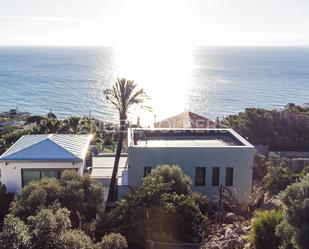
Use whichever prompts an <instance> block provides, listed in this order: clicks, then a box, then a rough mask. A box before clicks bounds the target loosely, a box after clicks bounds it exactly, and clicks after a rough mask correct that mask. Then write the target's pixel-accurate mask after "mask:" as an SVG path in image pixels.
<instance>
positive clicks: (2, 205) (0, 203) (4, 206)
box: [0, 182, 14, 231]
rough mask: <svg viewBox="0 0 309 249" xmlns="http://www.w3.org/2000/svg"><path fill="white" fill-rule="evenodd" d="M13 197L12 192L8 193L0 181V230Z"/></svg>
mask: <svg viewBox="0 0 309 249" xmlns="http://www.w3.org/2000/svg"><path fill="white" fill-rule="evenodd" d="M13 198H14V194H12V193H8V192H7V190H6V186H5V185H4V184H2V183H1V182H0V231H1V229H2V225H3V219H4V217H5V215H6V214H7V213H8V211H9V207H10V204H11V202H12V200H13Z"/></svg>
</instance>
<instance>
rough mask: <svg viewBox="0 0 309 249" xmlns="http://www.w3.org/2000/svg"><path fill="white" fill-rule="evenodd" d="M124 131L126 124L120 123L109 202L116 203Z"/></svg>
mask: <svg viewBox="0 0 309 249" xmlns="http://www.w3.org/2000/svg"><path fill="white" fill-rule="evenodd" d="M124 130H125V122H123V121H120V132H119V134H118V142H117V150H116V155H115V161H114V167H113V173H112V178H111V181H110V184H109V191H108V197H107V201H108V202H111V201H114V193H115V187H116V180H117V172H118V166H119V160H120V156H121V150H122V146H123V133H124Z"/></svg>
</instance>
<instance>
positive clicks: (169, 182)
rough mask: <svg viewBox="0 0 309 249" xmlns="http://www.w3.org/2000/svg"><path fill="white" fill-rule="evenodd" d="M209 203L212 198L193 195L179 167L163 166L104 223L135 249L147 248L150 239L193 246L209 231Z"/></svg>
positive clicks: (187, 179) (144, 181)
mask: <svg viewBox="0 0 309 249" xmlns="http://www.w3.org/2000/svg"><path fill="white" fill-rule="evenodd" d="M208 204H209V202H208V198H206V197H205V198H202V197H201V196H200V195H199V194H192V193H191V191H190V179H189V177H188V176H186V175H184V174H183V172H182V171H181V169H180V168H179V167H178V166H169V165H163V166H159V167H157V168H156V169H154V170H153V171H152V172H151V174H150V175H149V176H147V177H145V178H144V180H143V184H142V186H141V187H140V188H139V189H137V190H134V189H133V190H132V191H131V192H130V194H129V195H128V196H127V197H126V198H125V199H123V200H121V201H120V202H118V204H117V207H116V208H115V209H113V210H112V211H111V213H110V216H109V220H107V221H106V220H104V222H105V223H106V222H107V223H110V224H112V226H113V228H114V230H116V231H119V232H120V233H121V234H124V235H125V236H126V238H127V239H128V243H129V247H130V248H134V249H137V248H145V247H146V241H147V239H152V240H157V241H161V242H170V241H175V240H178V241H184V242H189V243H190V242H191V243H192V242H196V241H201V240H202V238H203V236H204V231H206V230H207V229H206V225H207V209H208V208H209V205H208ZM202 210H203V212H202ZM101 223H102V222H101ZM99 225H100V224H99ZM150 231H151V232H150Z"/></svg>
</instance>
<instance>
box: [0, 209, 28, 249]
mask: <svg viewBox="0 0 309 249" xmlns="http://www.w3.org/2000/svg"><path fill="white" fill-rule="evenodd" d="M30 239H31V236H30V232H29V228H28V226H27V225H26V224H25V223H24V222H23V221H22V220H20V219H19V218H17V217H14V216H13V215H11V214H9V215H7V216H6V218H5V219H4V224H3V231H2V232H1V233H0V249H8V248H12V249H27V248H29V246H30Z"/></svg>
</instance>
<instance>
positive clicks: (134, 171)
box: [128, 147, 254, 202]
mask: <svg viewBox="0 0 309 249" xmlns="http://www.w3.org/2000/svg"><path fill="white" fill-rule="evenodd" d="M253 155H254V148H253V147H252V148H250V147H225V148H196V147H195V148H153V147H152V148H149V147H148V148H143V147H129V157H128V165H129V167H128V170H129V186H135V187H137V186H140V185H141V183H142V178H143V176H144V167H147V166H150V167H155V166H157V165H160V164H177V165H179V166H180V167H181V168H182V170H183V172H184V173H185V174H186V175H188V176H190V178H191V180H192V183H193V184H194V181H195V167H206V186H192V189H193V190H194V191H199V192H201V193H203V194H206V195H207V196H208V197H209V198H211V199H216V198H217V196H218V187H213V186H212V185H211V183H212V168H213V167H220V184H222V185H224V184H225V172H226V171H225V169H226V167H233V168H234V179H233V187H234V188H235V189H236V190H237V192H238V195H237V197H238V199H239V200H240V201H241V202H247V201H248V199H249V197H250V193H251V186H252V165H253Z"/></svg>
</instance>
